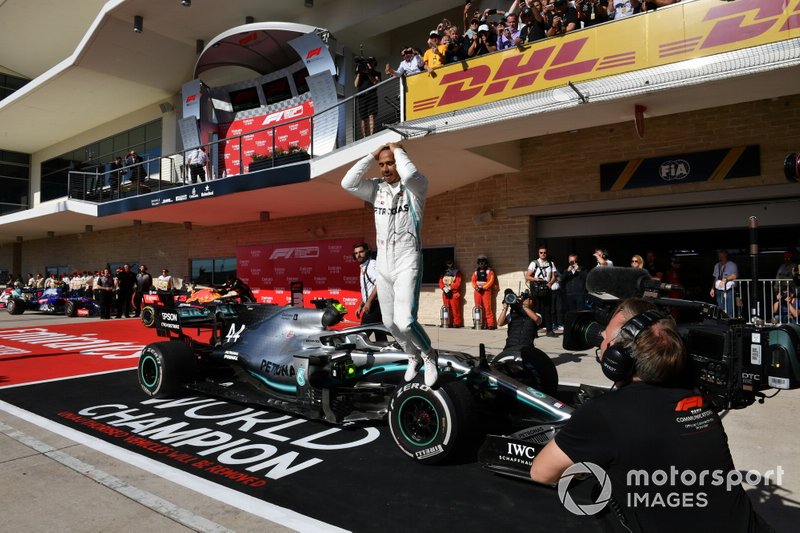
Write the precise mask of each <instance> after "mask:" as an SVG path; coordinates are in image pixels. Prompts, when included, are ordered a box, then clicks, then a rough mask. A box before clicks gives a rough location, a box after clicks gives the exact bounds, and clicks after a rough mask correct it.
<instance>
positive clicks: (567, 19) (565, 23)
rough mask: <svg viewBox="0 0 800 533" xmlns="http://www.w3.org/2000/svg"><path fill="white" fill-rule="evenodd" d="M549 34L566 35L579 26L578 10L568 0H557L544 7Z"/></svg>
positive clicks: (551, 35) (550, 35) (549, 35)
mask: <svg viewBox="0 0 800 533" xmlns="http://www.w3.org/2000/svg"><path fill="white" fill-rule="evenodd" d="M544 10H545V11H544V15H545V16H544V18H545V27H546V28H547V36H548V37H553V36H555V35H564V34H565V33H567V32H570V31H574V30H576V29H577V28H578V12H577V11H576V10H575V8H574V7H572V6H570V5H569V4H568V3H567V0H555V1H554V2H553V3H551V4H547V5H546V6H545V8H544Z"/></svg>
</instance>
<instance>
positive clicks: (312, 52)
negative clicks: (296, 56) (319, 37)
mask: <svg viewBox="0 0 800 533" xmlns="http://www.w3.org/2000/svg"><path fill="white" fill-rule="evenodd" d="M320 54H322V47H321V46H320V47H319V48H314V49H313V50H309V51H308V53H307V54H306V61H308V60H309V59H311V58H312V57H314V56H318V55H320Z"/></svg>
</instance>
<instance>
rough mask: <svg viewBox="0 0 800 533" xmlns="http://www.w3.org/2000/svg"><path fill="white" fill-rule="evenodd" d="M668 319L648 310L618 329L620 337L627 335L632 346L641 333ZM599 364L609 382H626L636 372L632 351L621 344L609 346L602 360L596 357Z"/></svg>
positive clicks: (666, 316) (659, 312) (667, 316)
mask: <svg viewBox="0 0 800 533" xmlns="http://www.w3.org/2000/svg"><path fill="white" fill-rule="evenodd" d="M666 318H669V315H666V314H664V313H662V312H661V311H656V310H654V309H653V310H650V311H645V312H644V313H641V314H639V315H636V316H635V317H633V318H631V319H630V320H628V321H627V322H625V324H624V325H623V326H622V328H620V330H619V334H620V335H623V334H624V335H627V336H628V337H629V338H630V339H631V341H632V346H635V344H636V338H637V337H638V336H639V335H641V333H642V332H643V331H645V330H646V329H647V328H649V327H650V326H652V325H653V324H655V323H656V322H658V321H660V320H664V319H666ZM597 360H598V362H599V363H600V368H601V369H602V370H603V374H604V375H605V376H606V377H607V378H608V379H610V380H611V381H614V382H617V381H627V380H629V379H630V378H632V377H633V373H634V371H635V370H636V359H635V358H634V356H633V350H632V349H631V348H629V347H628V346H625V345H624V344H622V343H617V344H610V345H609V346H608V347H607V348H606V351H605V353H604V354H603V358H602V359H600V356H599V355H598V356H597Z"/></svg>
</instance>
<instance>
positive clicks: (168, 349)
mask: <svg viewBox="0 0 800 533" xmlns="http://www.w3.org/2000/svg"><path fill="white" fill-rule="evenodd" d="M193 366H194V354H193V353H192V349H191V348H190V347H189V346H187V345H186V344H185V343H184V342H183V341H168V342H156V343H153V344H148V345H147V346H145V347H144V349H143V350H142V355H141V356H140V357H139V370H138V377H139V386H140V387H141V388H142V390H143V391H144V392H145V394H147V395H148V396H150V397H152V398H163V397H166V396H170V395H172V394H174V393H176V392H178V391H180V389H181V388H182V386H183V384H184V383H186V382H187V381H189V380H190V379H191V378H192V374H193Z"/></svg>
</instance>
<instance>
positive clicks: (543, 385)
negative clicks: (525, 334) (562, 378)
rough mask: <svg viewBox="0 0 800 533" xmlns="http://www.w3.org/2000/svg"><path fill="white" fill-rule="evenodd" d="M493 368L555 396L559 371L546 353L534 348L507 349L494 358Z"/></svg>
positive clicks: (492, 361)
mask: <svg viewBox="0 0 800 533" xmlns="http://www.w3.org/2000/svg"><path fill="white" fill-rule="evenodd" d="M490 364H491V367H492V368H494V369H496V370H497V371H498V372H502V373H503V374H505V375H507V376H508V377H510V378H514V379H516V380H517V381H520V382H522V383H524V384H525V385H528V386H529V387H533V388H534V389H536V390H539V391H541V392H544V393H545V394H549V395H550V396H554V395H555V394H556V391H557V390H558V370H556V366H555V365H554V364H553V361H552V360H551V359H550V357H548V355H547V354H546V353H544V352H543V351H541V350H540V349H538V348H534V347H533V346H514V347H512V348H507V349H505V350H503V351H502V352H500V353H499V354H497V355H496V356H494V358H492V360H491V362H490Z"/></svg>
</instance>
